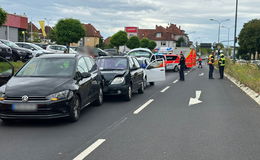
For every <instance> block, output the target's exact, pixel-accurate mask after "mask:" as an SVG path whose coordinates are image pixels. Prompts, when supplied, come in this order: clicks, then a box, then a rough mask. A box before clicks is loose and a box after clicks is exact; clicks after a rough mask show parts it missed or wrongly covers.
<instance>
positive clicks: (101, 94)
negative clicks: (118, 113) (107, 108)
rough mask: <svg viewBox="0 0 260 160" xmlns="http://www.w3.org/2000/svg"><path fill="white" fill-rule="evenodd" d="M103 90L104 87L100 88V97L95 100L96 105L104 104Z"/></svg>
mask: <svg viewBox="0 0 260 160" xmlns="http://www.w3.org/2000/svg"><path fill="white" fill-rule="evenodd" d="M103 96H104V95H103V90H102V88H100V89H99V93H98V98H97V99H96V100H95V101H94V102H93V105H94V106H100V105H102V104H103Z"/></svg>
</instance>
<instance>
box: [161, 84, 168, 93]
mask: <svg viewBox="0 0 260 160" xmlns="http://www.w3.org/2000/svg"><path fill="white" fill-rule="evenodd" d="M169 88H170V86H167V87H165V88H164V89H163V90H161V93H163V92H165V91H166V90H167V89H169Z"/></svg>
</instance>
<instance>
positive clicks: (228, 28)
mask: <svg viewBox="0 0 260 160" xmlns="http://www.w3.org/2000/svg"><path fill="white" fill-rule="evenodd" d="M222 28H226V29H227V30H228V56H230V55H229V33H230V27H226V26H222Z"/></svg>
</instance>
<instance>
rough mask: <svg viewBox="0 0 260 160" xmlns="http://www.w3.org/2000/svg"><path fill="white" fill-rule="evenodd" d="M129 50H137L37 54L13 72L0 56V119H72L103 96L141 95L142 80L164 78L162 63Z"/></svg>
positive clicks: (149, 81) (128, 96)
mask: <svg viewBox="0 0 260 160" xmlns="http://www.w3.org/2000/svg"><path fill="white" fill-rule="evenodd" d="M144 50H146V49H143V51H144ZM135 52H140V51H136V50H135V51H133V52H130V53H129V54H128V55H124V56H101V57H97V58H95V59H94V58H93V57H92V56H87V55H83V54H76V53H75V54H38V55H36V56H35V57H34V58H32V59H31V60H30V61H28V62H27V63H26V64H25V65H24V66H23V67H22V68H21V69H20V70H19V71H18V72H17V73H14V68H13V66H12V65H11V63H10V62H9V61H8V60H6V59H3V58H1V61H2V62H1V64H0V69H1V68H2V70H0V86H1V87H0V118H1V119H2V120H3V121H10V120H13V119H50V118H61V117H67V118H68V119H69V120H70V121H73V122H74V121H77V120H78V119H79V117H80V113H81V110H82V109H84V108H85V107H87V106H89V105H90V104H93V105H95V106H100V105H101V104H102V103H103V96H104V95H114V96H121V97H122V98H123V99H124V100H126V101H130V100H131V99H132V94H133V93H139V94H142V93H144V90H145V87H146V86H147V85H148V84H150V85H154V82H156V81H163V80H165V69H164V67H165V65H164V61H162V60H159V59H152V58H151V55H150V56H148V55H147V56H146V55H145V54H146V53H145V54H142V56H133V54H136V53H135ZM149 53H150V52H149ZM1 65H2V66H1ZM7 66H8V67H7Z"/></svg>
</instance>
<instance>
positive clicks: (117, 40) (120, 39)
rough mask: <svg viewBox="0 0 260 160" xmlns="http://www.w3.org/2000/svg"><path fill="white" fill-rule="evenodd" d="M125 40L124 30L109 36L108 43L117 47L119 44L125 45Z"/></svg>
mask: <svg viewBox="0 0 260 160" xmlns="http://www.w3.org/2000/svg"><path fill="white" fill-rule="evenodd" d="M127 40H128V38H127V33H126V32H124V31H119V32H117V33H115V34H114V35H113V36H112V37H111V40H110V43H111V44H112V45H113V46H115V47H116V48H117V49H119V46H123V45H125V44H126V42H127Z"/></svg>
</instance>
